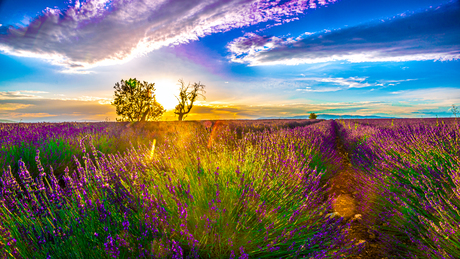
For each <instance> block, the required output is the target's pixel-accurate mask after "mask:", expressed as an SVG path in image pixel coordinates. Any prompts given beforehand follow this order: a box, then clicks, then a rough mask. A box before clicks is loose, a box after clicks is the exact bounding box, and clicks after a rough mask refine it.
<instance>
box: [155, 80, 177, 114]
mask: <svg viewBox="0 0 460 259" xmlns="http://www.w3.org/2000/svg"><path fill="white" fill-rule="evenodd" d="M154 82H155V89H156V90H155V97H156V100H157V102H159V103H160V104H161V105H163V107H164V108H165V109H166V110H171V109H174V108H175V107H176V105H177V104H178V101H177V99H176V97H175V95H177V94H178V93H179V87H178V86H177V82H175V81H174V80H169V79H162V80H155V81H154Z"/></svg>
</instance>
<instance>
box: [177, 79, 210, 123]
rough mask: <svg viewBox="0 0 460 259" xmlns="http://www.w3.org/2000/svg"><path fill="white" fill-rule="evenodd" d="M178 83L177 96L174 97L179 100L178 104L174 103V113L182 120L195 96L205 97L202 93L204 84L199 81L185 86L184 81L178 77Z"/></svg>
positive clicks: (191, 105)
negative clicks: (178, 91)
mask: <svg viewBox="0 0 460 259" xmlns="http://www.w3.org/2000/svg"><path fill="white" fill-rule="evenodd" d="M179 84H180V89H179V90H180V93H179V97H177V96H176V99H177V101H179V104H178V105H176V108H175V110H174V114H176V115H177V116H179V120H180V121H183V120H184V119H185V118H186V117H187V114H188V113H189V112H190V110H191V109H192V107H193V103H194V102H195V100H196V98H197V97H198V96H203V98H205V97H204V93H206V92H205V91H204V85H202V84H201V83H194V84H193V85H190V83H189V84H188V85H187V86H185V83H184V81H183V80H182V79H179Z"/></svg>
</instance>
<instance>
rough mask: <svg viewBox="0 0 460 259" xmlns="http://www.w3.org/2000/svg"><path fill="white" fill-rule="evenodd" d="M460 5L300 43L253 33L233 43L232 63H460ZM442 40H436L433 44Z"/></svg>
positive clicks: (320, 35)
mask: <svg viewBox="0 0 460 259" xmlns="http://www.w3.org/2000/svg"><path fill="white" fill-rule="evenodd" d="M459 11H460V8H459V6H458V3H456V2H450V3H447V4H445V5H443V6H442V7H441V8H437V9H429V10H425V11H423V12H420V13H414V14H410V15H405V16H400V17H399V18H393V19H387V20H384V21H382V22H373V23H368V24H362V25H359V26H354V27H344V28H341V29H337V30H334V31H328V30H324V31H322V32H318V33H314V34H312V33H305V34H302V35H300V36H299V37H297V38H295V39H294V38H276V39H274V38H273V37H266V36H260V35H255V34H248V35H245V36H243V37H240V38H237V39H235V40H234V41H232V42H231V43H229V44H228V46H227V48H228V49H229V51H230V52H231V55H230V57H229V58H230V60H231V61H233V62H237V63H244V64H248V65H250V66H260V65H298V64H312V63H323V62H331V61H348V62H354V63H359V62H404V61H424V60H435V61H450V60H458V59H460V49H459V45H460V40H459V37H457V35H459V34H460V26H459V23H458V15H459ZM433 39H436V40H433Z"/></svg>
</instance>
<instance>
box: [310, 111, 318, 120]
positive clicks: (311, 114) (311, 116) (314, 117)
mask: <svg viewBox="0 0 460 259" xmlns="http://www.w3.org/2000/svg"><path fill="white" fill-rule="evenodd" d="M316 117H318V116H316V114H314V113H313V112H312V113H310V120H315V119H316Z"/></svg>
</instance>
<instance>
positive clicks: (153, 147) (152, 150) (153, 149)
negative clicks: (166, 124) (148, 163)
mask: <svg viewBox="0 0 460 259" xmlns="http://www.w3.org/2000/svg"><path fill="white" fill-rule="evenodd" d="M156 143H157V140H156V139H154V140H153V143H152V149H151V150H150V160H153V154H154V153H155V144H156Z"/></svg>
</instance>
